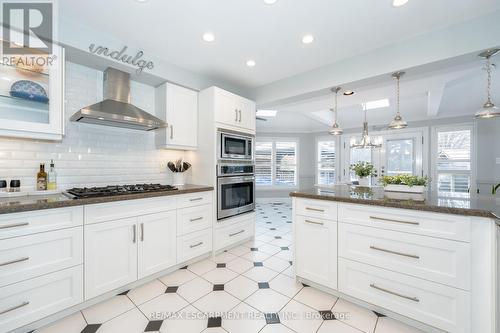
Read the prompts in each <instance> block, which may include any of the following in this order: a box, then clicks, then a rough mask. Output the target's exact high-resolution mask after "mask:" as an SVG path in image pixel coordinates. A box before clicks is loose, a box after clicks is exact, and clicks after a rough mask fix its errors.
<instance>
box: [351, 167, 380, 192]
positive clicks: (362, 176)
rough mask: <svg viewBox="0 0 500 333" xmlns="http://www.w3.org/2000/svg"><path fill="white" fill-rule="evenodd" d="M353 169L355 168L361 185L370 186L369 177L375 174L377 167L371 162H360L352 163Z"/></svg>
mask: <svg viewBox="0 0 500 333" xmlns="http://www.w3.org/2000/svg"><path fill="white" fill-rule="evenodd" d="M351 170H353V171H354V173H355V174H356V176H357V177H358V182H359V185H361V186H368V185H369V182H370V180H369V178H368V177H371V176H372V175H373V174H374V172H375V167H374V166H373V164H371V163H369V162H358V163H356V164H353V165H351Z"/></svg>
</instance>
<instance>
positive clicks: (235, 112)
mask: <svg viewBox="0 0 500 333" xmlns="http://www.w3.org/2000/svg"><path fill="white" fill-rule="evenodd" d="M234 114H235V116H236V117H235V118H234V121H235V122H238V110H237V109H234Z"/></svg>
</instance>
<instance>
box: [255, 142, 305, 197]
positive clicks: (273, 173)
mask: <svg viewBox="0 0 500 333" xmlns="http://www.w3.org/2000/svg"><path fill="white" fill-rule="evenodd" d="M257 142H272V143H273V154H272V155H271V166H272V168H271V180H272V182H273V183H274V180H275V178H276V154H275V152H276V149H275V148H276V142H295V144H296V146H295V159H296V161H297V164H296V175H295V177H296V178H297V181H296V182H295V186H287V185H274V184H273V185H255V188H256V189H257V190H259V191H260V190H264V191H266V190H267V191H269V190H292V191H293V190H297V189H299V187H300V177H299V175H300V173H299V156H300V155H299V154H300V149H299V146H300V140H299V138H291V137H257V138H256V139H255V143H257Z"/></svg>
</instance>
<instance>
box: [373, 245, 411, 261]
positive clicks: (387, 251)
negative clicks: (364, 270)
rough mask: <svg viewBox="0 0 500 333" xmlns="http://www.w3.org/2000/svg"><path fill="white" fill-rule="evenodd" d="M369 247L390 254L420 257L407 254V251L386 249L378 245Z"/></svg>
mask: <svg viewBox="0 0 500 333" xmlns="http://www.w3.org/2000/svg"><path fill="white" fill-rule="evenodd" d="M370 249H372V250H376V251H381V252H386V253H390V254H395V255H398V256H403V257H409V258H415V259H420V257H419V256H417V255H416V254H408V253H403V252H398V251H393V250H387V249H383V248H380V247H377V246H374V245H370Z"/></svg>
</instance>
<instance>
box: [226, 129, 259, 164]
mask: <svg viewBox="0 0 500 333" xmlns="http://www.w3.org/2000/svg"><path fill="white" fill-rule="evenodd" d="M254 138H255V137H254V136H252V135H249V134H243V133H236V132H229V131H222V130H219V131H217V143H218V144H217V150H218V152H217V158H218V159H219V160H242V161H252V160H253V149H254V146H253V143H254Z"/></svg>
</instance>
